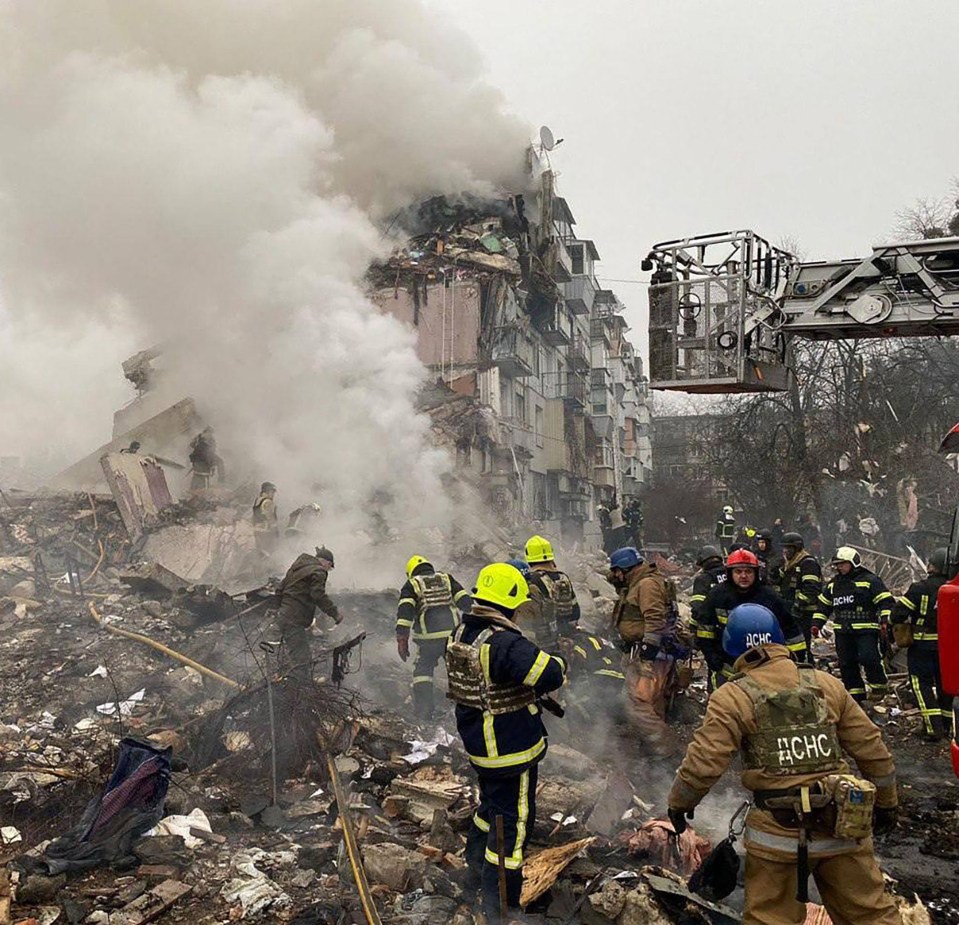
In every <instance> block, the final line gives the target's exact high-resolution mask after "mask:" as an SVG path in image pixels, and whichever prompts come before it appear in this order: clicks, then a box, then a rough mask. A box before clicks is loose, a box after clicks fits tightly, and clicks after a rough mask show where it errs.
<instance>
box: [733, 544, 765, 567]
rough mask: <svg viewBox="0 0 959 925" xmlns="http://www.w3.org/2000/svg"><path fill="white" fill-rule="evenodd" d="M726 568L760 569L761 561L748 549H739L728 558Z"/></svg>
mask: <svg viewBox="0 0 959 925" xmlns="http://www.w3.org/2000/svg"><path fill="white" fill-rule="evenodd" d="M726 568H730V569H731V568H754V569H758V568H759V559H757V558H756V554H755V553H754V552H750V551H749V550H748V549H737V550H735V551H734V552H731V553H730V554H729V555H728V556H726Z"/></svg>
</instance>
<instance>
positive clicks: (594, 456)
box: [370, 154, 651, 544]
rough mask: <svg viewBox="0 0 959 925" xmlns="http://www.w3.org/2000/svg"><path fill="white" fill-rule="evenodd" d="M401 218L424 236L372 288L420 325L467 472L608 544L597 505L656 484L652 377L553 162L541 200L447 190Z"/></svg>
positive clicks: (545, 520) (431, 403)
mask: <svg viewBox="0 0 959 925" xmlns="http://www.w3.org/2000/svg"><path fill="white" fill-rule="evenodd" d="M532 157H533V158H534V163H533V168H534V171H533V172H534V173H535V172H536V171H537V170H538V169H539V168H538V167H537V165H536V163H535V154H533V155H532ZM400 220H401V221H402V224H403V226H404V227H405V228H408V229H410V230H411V231H412V232H413V234H412V236H411V237H410V239H409V242H408V244H407V246H406V247H404V248H402V249H400V250H398V251H397V252H396V253H394V255H393V256H392V258H391V259H390V260H389V261H387V262H386V263H384V264H382V265H378V266H376V267H375V268H374V269H373V270H372V271H371V274H370V276H371V281H372V285H373V287H374V290H375V295H374V298H375V300H376V302H377V304H379V305H380V306H381V308H382V309H383V310H384V311H386V312H389V313H390V314H392V315H394V316H395V317H397V318H399V319H400V320H402V321H403V322H405V323H406V324H408V325H410V326H412V328H413V329H414V330H415V333H416V350H417V353H418V355H419V358H420V360H421V361H422V362H423V364H424V365H425V366H426V367H427V368H428V370H429V372H430V377H431V380H432V385H431V386H430V387H429V388H427V389H425V390H424V392H423V396H422V401H421V406H422V409H423V410H424V411H425V412H427V413H429V414H430V416H431V418H432V419H433V421H434V425H439V427H440V429H441V432H442V434H443V438H444V440H445V442H446V443H447V444H448V445H449V447H450V449H451V450H452V451H454V452H455V456H456V461H457V466H458V472H459V474H460V475H461V476H463V477H466V478H468V479H469V480H471V481H472V482H473V483H474V484H475V485H476V487H477V488H478V490H479V491H480V493H481V496H482V497H483V499H484V501H485V502H486V503H487V504H488V506H489V507H490V508H491V509H492V510H495V511H497V513H498V514H499V515H500V516H502V517H506V518H509V519H521V520H523V521H525V522H527V523H528V522H529V521H530V520H534V521H537V522H539V523H540V524H542V529H544V530H548V531H551V532H552V533H554V534H555V535H556V536H561V537H562V538H563V540H564V541H565V542H566V543H567V544H570V543H573V542H578V541H582V540H583V538H584V536H592V537H593V538H594V539H595V538H596V537H598V533H599V528H598V525H597V524H596V522H595V519H594V518H595V514H594V510H595V505H596V504H598V503H601V502H603V503H606V504H609V503H610V502H611V501H613V500H614V499H615V500H618V501H619V502H620V503H623V502H624V500H625V499H627V498H628V497H630V496H633V495H639V494H640V493H641V491H642V489H643V488H644V486H645V485H646V484H647V483H648V481H649V476H650V466H651V437H650V417H649V414H650V412H649V406H648V404H647V385H646V378H645V376H644V374H643V364H642V359H641V357H640V356H639V355H638V354H637V352H636V350H635V348H634V346H633V345H632V343H630V341H629V339H628V338H627V331H628V326H627V324H626V321H625V319H624V317H623V305H622V303H621V302H620V301H619V299H618V298H617V296H616V294H615V293H614V292H613V291H612V290H609V289H603V288H601V287H600V286H599V284H598V283H597V280H596V276H595V267H596V264H597V262H598V261H599V259H600V257H599V252H598V250H597V248H596V245H595V244H594V243H593V241H591V240H589V239H585V238H581V237H579V235H578V233H577V231H576V228H575V225H576V220H575V218H574V216H573V213H572V211H571V209H570V207H569V205H568V203H567V202H566V200H565V199H564V198H562V197H561V196H560V195H558V193H557V192H556V189H555V180H554V176H553V174H552V172H551V171H549V170H542V172H540V173H539V176H538V179H537V180H536V189H535V192H534V193H531V194H526V195H523V196H520V195H514V196H504V197H503V198H502V199H497V200H492V201H483V200H479V199H476V198H475V197H467V198H462V199H459V200H452V199H446V198H442V197H437V198H435V199H432V200H429V201H427V202H425V203H422V204H420V205H419V206H418V207H417V208H416V209H415V210H411V211H410V213H408V214H406V215H404V216H402V217H401V219H400Z"/></svg>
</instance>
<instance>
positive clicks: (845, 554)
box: [832, 546, 862, 568]
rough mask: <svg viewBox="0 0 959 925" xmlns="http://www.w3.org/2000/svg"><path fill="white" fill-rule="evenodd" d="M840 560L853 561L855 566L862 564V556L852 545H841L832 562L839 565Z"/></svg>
mask: <svg viewBox="0 0 959 925" xmlns="http://www.w3.org/2000/svg"><path fill="white" fill-rule="evenodd" d="M840 562H851V563H852V566H853V568H859V566H860V565H862V556H860V555H859V553H858V552H857V551H856V550H855V549H853V548H852V546H840V547H839V548H838V549H837V550H836V555H834V556H833V557H832V564H833V565H839V563H840Z"/></svg>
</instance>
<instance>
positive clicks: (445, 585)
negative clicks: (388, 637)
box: [410, 572, 459, 636]
mask: <svg viewBox="0 0 959 925" xmlns="http://www.w3.org/2000/svg"><path fill="white" fill-rule="evenodd" d="M410 584H411V585H412V586H413V591H414V593H415V594H416V606H417V616H418V617H419V632H418V633H417V632H416V631H414V633H413V635H414V636H425V635H429V634H431V633H434V632H437V631H439V632H443V631H445V632H449V631H450V630H452V629H453V627H455V626H457V625H458V624H459V611H458V609H457V607H456V605H455V603H454V601H453V586H452V584H451V583H450V577H449V575H445V574H443V573H442V572H437V573H435V574H433V575H416V576H414V577H413V578H411V579H410ZM434 609H442V610H443V611H445V612H446V614H447V615H448V618H447V616H445V615H435V616H436V617H437V619H433V620H430V621H429V623H430V624H431V625H427V614H429V612H430V611H432V610H434ZM438 621H439V622H438ZM437 622H438V625H437Z"/></svg>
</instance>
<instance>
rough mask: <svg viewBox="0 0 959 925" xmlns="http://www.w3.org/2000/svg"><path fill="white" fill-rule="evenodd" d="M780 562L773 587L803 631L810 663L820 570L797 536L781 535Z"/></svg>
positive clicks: (820, 576) (790, 534) (792, 534)
mask: <svg viewBox="0 0 959 925" xmlns="http://www.w3.org/2000/svg"><path fill="white" fill-rule="evenodd" d="M783 558H784V562H783V567H782V570H781V571H780V573H779V576H778V580H777V581H776V582H775V584H776V585H777V586H778V588H779V593H780V594H781V595H782V599H783V600H784V601H785V602H786V606H787V607H788V608H789V609H790V610H791V611H792V614H793V616H794V617H795V618H796V620H797V622H798V623H799V626H800V627H801V628H802V634H803V638H804V639H805V640H806V652H807V658H808V660H809V661H810V662H812V618H813V614H814V613H815V612H816V608H817V607H818V606H819V605H818V603H817V602H818V600H819V595H820V593H821V592H822V566H821V565H820V564H819V560H818V559H817V558H816V557H815V556H814V555H813V554H812V553H811V552H809V550H808V549H806V548H805V543H803V538H802V536H801V535H800V534H798V533H784V534H783Z"/></svg>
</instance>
